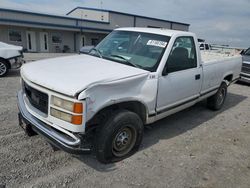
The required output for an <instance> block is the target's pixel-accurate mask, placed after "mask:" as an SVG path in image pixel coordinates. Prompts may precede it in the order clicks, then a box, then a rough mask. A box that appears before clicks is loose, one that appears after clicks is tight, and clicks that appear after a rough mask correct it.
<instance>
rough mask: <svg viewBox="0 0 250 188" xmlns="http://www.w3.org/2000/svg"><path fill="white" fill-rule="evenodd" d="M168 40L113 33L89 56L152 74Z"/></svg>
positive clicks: (157, 36)
mask: <svg viewBox="0 0 250 188" xmlns="http://www.w3.org/2000/svg"><path fill="white" fill-rule="evenodd" d="M169 40H170V37H168V36H164V35H157V34H151V33H143V32H132V31H113V32H112V33H110V34H109V35H108V36H107V37H106V38H105V39H104V40H103V41H101V42H100V43H99V44H98V45H97V46H96V48H94V49H92V50H91V51H90V53H89V54H90V55H94V56H97V57H100V58H104V59H108V60H112V61H115V62H117V63H123V64H126V65H130V66H134V67H137V68H141V69H144V70H148V71H152V72H153V71H156V69H157V67H158V64H159V61H160V59H161V57H162V55H163V53H164V51H165V49H166V47H167V44H168V42H169Z"/></svg>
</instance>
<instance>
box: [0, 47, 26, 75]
mask: <svg viewBox="0 0 250 188" xmlns="http://www.w3.org/2000/svg"><path fill="white" fill-rule="evenodd" d="M23 63H24V60H23V47H22V46H15V45H10V44H6V43H3V42H0V77H4V76H6V75H7V74H8V72H9V70H10V69H18V68H20V67H21V65H22V64H23Z"/></svg>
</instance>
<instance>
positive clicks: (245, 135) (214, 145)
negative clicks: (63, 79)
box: [0, 70, 250, 188]
mask: <svg viewBox="0 0 250 188" xmlns="http://www.w3.org/2000/svg"><path fill="white" fill-rule="evenodd" d="M19 80H20V75H19V71H18V70H16V71H11V72H10V74H9V76H7V77H5V78H0V188H1V187H4V186H6V187H119V188H123V187H178V188H179V187H187V188H189V187H193V188H194V187H195V188H198V187H199V188H205V187H206V188H216V187H218V188H223V187H225V188H231V187H232V188H235V187H237V188H238V187H242V188H243V187H244V188H249V187H250V87H249V86H247V85H244V84H234V85H232V86H230V87H229V90H228V96H227V99H226V102H225V104H224V107H223V109H222V110H220V111H217V112H214V111H210V110H208V109H207V108H206V105H205V102H201V103H198V104H196V105H195V106H193V107H191V108H188V109H186V110H184V111H182V112H179V113H177V114H174V115H172V116H170V117H167V118H165V119H163V120H161V121H159V122H157V123H155V124H153V125H152V126H149V127H146V128H145V133H144V139H143V143H142V146H141V148H140V151H139V152H137V153H136V154H135V155H133V156H131V157H130V158H128V159H125V160H123V161H121V162H118V163H115V164H108V165H104V164H100V163H99V162H98V161H97V160H96V158H95V156H93V155H83V156H73V155H70V154H67V153H65V152H63V151H53V149H52V148H51V147H50V145H49V144H48V143H47V142H46V141H45V140H44V139H43V138H42V137H41V136H35V137H28V136H26V135H25V134H24V132H23V130H22V129H21V128H20V127H19V126H18V118H17V113H18V109H17V104H16V102H17V101H16V92H17V91H18V90H19V88H20V81H19Z"/></svg>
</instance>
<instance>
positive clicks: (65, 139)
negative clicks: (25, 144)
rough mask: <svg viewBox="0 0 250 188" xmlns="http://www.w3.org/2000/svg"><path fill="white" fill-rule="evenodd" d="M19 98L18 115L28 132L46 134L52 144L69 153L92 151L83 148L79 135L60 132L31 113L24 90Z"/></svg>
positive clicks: (19, 93) (22, 125)
mask: <svg viewBox="0 0 250 188" xmlns="http://www.w3.org/2000/svg"><path fill="white" fill-rule="evenodd" d="M17 99H18V108H19V111H20V113H19V115H18V117H19V125H20V126H21V127H22V128H23V129H24V130H25V131H26V132H27V131H35V132H36V133H38V134H40V135H42V136H44V137H45V138H46V139H47V141H48V142H49V143H50V144H52V145H54V146H55V147H57V148H60V149H62V150H64V151H66V152H68V153H72V154H81V153H88V152H90V148H82V145H83V143H82V140H81V139H80V138H78V137H77V136H74V137H73V136H69V135H67V134H65V133H63V132H60V131H59V130H56V129H55V128H52V127H51V126H49V125H47V124H46V123H44V122H42V121H41V120H39V119H37V118H36V117H34V116H33V115H31V114H30V113H29V112H28V110H27V108H26V106H25V104H24V100H23V92H22V91H19V92H18V93H17ZM28 135H29V134H28Z"/></svg>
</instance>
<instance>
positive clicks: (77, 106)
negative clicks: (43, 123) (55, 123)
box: [50, 96, 83, 125]
mask: <svg viewBox="0 0 250 188" xmlns="http://www.w3.org/2000/svg"><path fill="white" fill-rule="evenodd" d="M60 109H62V110H60ZM65 110H66V111H65ZM82 113H83V104H82V103H80V102H72V101H68V100H65V99H62V98H59V97H55V96H52V98H51V108H50V114H51V115H52V116H54V117H56V118H58V119H61V120H64V121H67V122H69V123H72V124H75V125H81V124H82V122H83V117H82V116H83V114H82Z"/></svg>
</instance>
